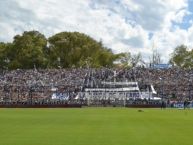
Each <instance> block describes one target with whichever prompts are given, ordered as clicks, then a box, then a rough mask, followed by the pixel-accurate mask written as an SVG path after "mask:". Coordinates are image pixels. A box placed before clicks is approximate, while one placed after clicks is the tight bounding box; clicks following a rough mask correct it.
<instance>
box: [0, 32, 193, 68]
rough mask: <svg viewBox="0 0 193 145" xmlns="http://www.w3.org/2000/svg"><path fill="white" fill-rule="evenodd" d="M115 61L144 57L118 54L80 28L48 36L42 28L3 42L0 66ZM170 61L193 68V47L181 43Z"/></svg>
mask: <svg viewBox="0 0 193 145" xmlns="http://www.w3.org/2000/svg"><path fill="white" fill-rule="evenodd" d="M155 56H157V55H155ZM155 56H153V57H152V58H153V59H155V58H156V60H158V59H159V60H160V56H159V57H155ZM157 58H158V59H157ZM114 62H119V64H121V65H122V66H124V67H134V66H136V65H137V64H138V63H139V62H144V61H143V60H142V56H141V54H140V53H139V54H136V55H131V53H130V52H128V53H119V54H114V53H113V52H112V50H111V49H109V48H107V47H105V46H104V45H103V44H102V42H101V41H100V42H98V41H96V40H94V39H93V38H91V37H90V36H88V35H86V34H83V33H79V32H61V33H58V34H55V35H53V36H51V37H49V38H46V37H45V36H44V35H43V34H41V33H40V32H38V31H25V32H24V33H23V34H21V35H16V36H15V37H14V38H13V41H12V42H11V43H4V42H0V69H10V70H11V69H18V68H19V69H33V68H34V67H36V68H42V69H44V68H72V67H76V68H77V67H88V66H89V67H95V68H97V67H114V66H117V64H116V63H114ZM155 62H159V61H155ZM170 63H171V64H174V65H177V66H179V67H185V68H189V67H191V68H192V67H193V50H191V51H189V50H188V48H187V47H186V46H184V45H181V46H178V47H177V48H176V49H175V50H174V52H173V53H172V55H171V58H170Z"/></svg>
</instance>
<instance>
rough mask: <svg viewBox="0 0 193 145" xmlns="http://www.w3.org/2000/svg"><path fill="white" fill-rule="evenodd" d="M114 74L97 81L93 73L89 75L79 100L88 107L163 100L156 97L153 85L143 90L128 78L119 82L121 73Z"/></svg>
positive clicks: (146, 85) (146, 86)
mask: <svg viewBox="0 0 193 145" xmlns="http://www.w3.org/2000/svg"><path fill="white" fill-rule="evenodd" d="M113 73H114V74H113V75H109V74H108V78H106V79H104V80H99V79H97V77H94V76H96V75H94V74H93V73H92V72H91V73H89V74H88V75H87V76H86V77H85V81H84V85H83V89H82V91H81V92H79V94H78V95H79V96H78V98H79V97H80V98H83V99H84V100H87V105H100V104H101V103H103V104H109V105H110V104H118V105H122V106H125V105H126V104H127V103H128V101H131V100H132V101H135V100H161V98H158V97H156V94H157V93H156V91H155V89H154V87H153V85H148V84H145V86H143V88H142V87H141V88H140V87H139V85H138V82H136V81H129V80H128V79H126V78H124V79H121V80H123V81H117V76H118V75H119V72H118V73H117V72H116V71H114V72H113ZM119 80H120V78H119ZM144 88H145V89H144Z"/></svg>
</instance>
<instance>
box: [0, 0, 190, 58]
mask: <svg viewBox="0 0 193 145" xmlns="http://www.w3.org/2000/svg"><path fill="white" fill-rule="evenodd" d="M187 7H188V1H187V0H113V1H110V0H78V1H77V0H41V1H40V0H4V1H0V30H1V32H0V33H1V35H0V41H10V40H11V39H12V38H13V36H14V35H16V34H18V33H19V34H20V33H22V32H23V31H24V30H33V29H35V30H38V31H40V32H42V33H43V34H45V35H46V36H47V37H49V36H51V35H53V34H55V33H58V32H61V31H79V32H83V33H86V34H88V35H90V36H91V37H93V38H95V39H97V40H101V39H102V41H103V43H104V45H106V46H107V47H110V48H112V49H113V51H114V52H116V53H118V52H125V51H131V52H133V53H137V52H142V53H143V54H144V56H145V58H148V55H150V54H151V49H150V48H151V47H152V45H153V43H156V47H157V49H158V51H161V52H162V53H163V56H164V60H167V59H168V58H167V57H168V56H169V53H170V52H172V50H173V48H174V47H176V46H177V45H178V44H182V43H185V44H188V45H191V43H190V42H189V41H192V38H193V37H192V36H193V27H191V28H189V29H187V30H182V29H180V28H179V27H174V25H173V22H175V23H182V22H183V18H184V16H186V15H188V14H190V13H189V12H188V10H187ZM150 33H151V35H152V36H151V37H149V35H150Z"/></svg>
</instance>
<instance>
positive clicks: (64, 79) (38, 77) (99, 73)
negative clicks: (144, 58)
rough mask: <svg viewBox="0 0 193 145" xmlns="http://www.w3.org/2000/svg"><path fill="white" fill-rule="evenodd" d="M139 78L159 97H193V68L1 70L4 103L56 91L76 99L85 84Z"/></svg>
mask: <svg viewBox="0 0 193 145" xmlns="http://www.w3.org/2000/svg"><path fill="white" fill-rule="evenodd" d="M112 80H113V81H115V80H116V81H126V80H127V81H136V82H138V84H139V87H142V86H144V85H145V84H152V85H153V86H154V88H155V90H156V91H157V94H158V97H165V98H172V99H176V100H183V99H184V98H189V99H192V98H193V69H189V70H183V69H178V68H170V69H161V70H159V69H150V68H141V67H140V68H132V69H109V68H100V69H91V68H81V69H45V70H36V69H33V70H21V69H18V70H12V71H7V70H6V71H5V70H3V71H1V72H0V102H2V101H15V102H16V101H20V102H22V101H29V100H32V99H33V100H47V101H49V100H51V96H52V94H53V92H55V91H57V92H61V93H66V94H68V95H69V96H70V97H69V99H73V98H75V97H76V94H77V93H78V92H80V91H82V90H83V89H84V87H100V85H102V84H101V82H102V81H112Z"/></svg>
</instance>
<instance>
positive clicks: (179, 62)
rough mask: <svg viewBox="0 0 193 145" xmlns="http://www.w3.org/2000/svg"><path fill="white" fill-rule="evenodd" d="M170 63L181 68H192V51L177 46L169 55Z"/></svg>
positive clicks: (182, 46) (183, 46)
mask: <svg viewBox="0 0 193 145" xmlns="http://www.w3.org/2000/svg"><path fill="white" fill-rule="evenodd" d="M170 63H172V64H173V65H175V66H178V67H181V68H193V50H191V51H188V48H187V46H185V45H180V46H177V47H176V48H175V50H174V52H173V53H172V54H171V58H170Z"/></svg>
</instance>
